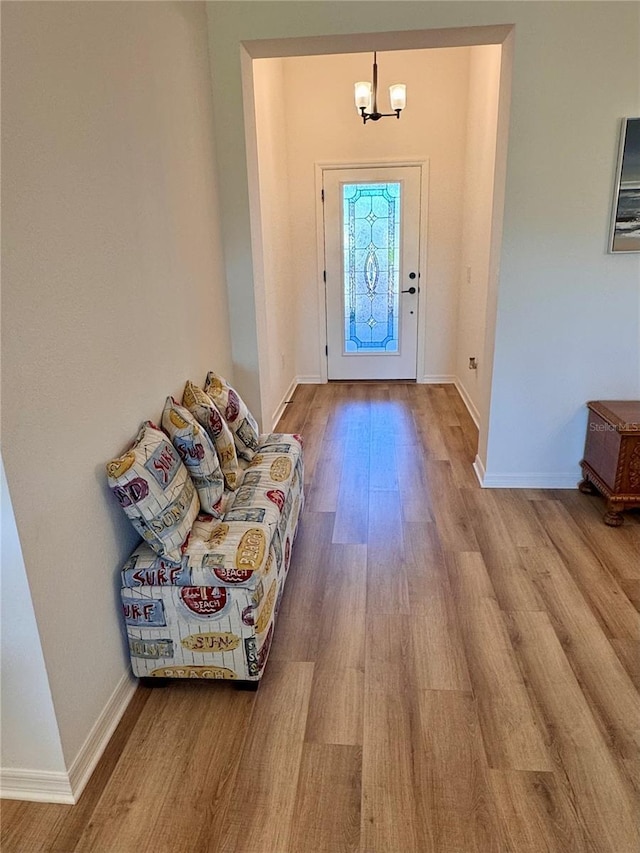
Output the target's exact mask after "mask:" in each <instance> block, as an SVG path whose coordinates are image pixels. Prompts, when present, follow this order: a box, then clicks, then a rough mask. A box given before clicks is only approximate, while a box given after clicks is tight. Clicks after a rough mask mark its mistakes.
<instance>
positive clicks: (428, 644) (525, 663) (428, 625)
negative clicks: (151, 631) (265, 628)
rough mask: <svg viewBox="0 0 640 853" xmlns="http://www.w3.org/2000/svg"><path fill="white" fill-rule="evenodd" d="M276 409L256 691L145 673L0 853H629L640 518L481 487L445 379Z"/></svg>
mask: <svg viewBox="0 0 640 853" xmlns="http://www.w3.org/2000/svg"><path fill="white" fill-rule="evenodd" d="M280 426H281V429H282V430H283V431H291V432H301V433H302V434H303V435H304V437H305V441H306V445H305V447H306V449H305V465H306V474H305V479H306V495H307V503H306V509H305V513H304V517H303V520H302V524H301V528H300V533H299V536H298V539H297V542H296V545H295V547H294V555H293V562H292V566H291V570H290V574H289V580H288V582H287V589H286V592H285V596H284V599H283V602H282V607H281V612H280V614H279V621H278V625H277V628H276V632H275V639H274V643H273V648H272V652H271V657H270V659H269V663H268V665H267V669H266V674H265V677H264V679H263V682H262V684H261V686H260V689H259V691H258V693H257V694H250V693H243V692H238V691H236V690H234V689H233V687H232V686H230V685H228V684H217V683H214V684H211V683H194V682H191V683H180V682H175V683H172V684H171V686H170V687H168V688H165V689H161V690H150V689H148V688H143V687H140V688H139V689H138V691H137V693H136V695H135V698H134V700H133V703H132V705H131V706H130V708H129V710H128V711H127V713H126V715H125V718H124V719H123V721H122V723H121V725H120V727H119V729H118V731H117V732H116V735H115V737H114V739H113V741H112V743H111V745H110V747H109V749H108V751H107V753H106V754H105V756H104V758H103V760H102V762H101V763H100V765H99V767H98V769H97V771H96V773H95V774H94V777H93V779H92V780H91V782H90V784H89V786H88V788H87V790H86V791H85V793H84V795H83V797H82V799H81V801H80V803H79V804H78V805H77V806H74V807H70V806H55V805H42V804H33V803H17V802H8V801H5V802H4V803H3V809H2V851H3V853H13V852H14V851H19V853H23V851H24V852H25V853H27V851H29V853H30V851H64V853H71V851H77V853H81V852H82V853H164V852H165V851H166V853H179V851H184V853H205V851H207V853H223V852H224V853H342V851H345V853H346V851H359V853H475V851H477V853H492V851H496V853H497V851H501V853H506V851H509V853H582V851H585V853H586V851H590V853H638V851H640V842H639V838H638V817H639V810H638V799H637V793H638V788H639V787H640V782H639V778H638V777H639V775H640V774H639V773H638V771H639V769H640V760H639V744H640V735H639V731H638V729H639V726H640V702H639V697H638V691H637V686H638V670H639V666H638V649H639V646H638V639H639V636H638V613H637V611H636V609H635V607H637V606H638V601H639V599H640V513H638V512H636V513H630V514H628V517H627V520H626V523H625V525H624V527H622V528H618V529H613V528H608V527H606V526H604V524H603V523H602V521H601V514H602V511H603V505H602V501H601V499H600V498H598V497H591V496H586V495H582V494H579V493H578V492H577V491H575V492H574V491H563V492H549V491H522V490H520V491H516V490H495V491H488V490H482V489H480V488H479V486H478V484H477V482H476V480H475V477H474V474H473V471H472V469H471V462H472V460H473V457H474V453H475V446H476V441H477V434H476V431H475V428H474V426H473V424H472V422H471V420H470V418H469V416H468V414H467V412H466V409H465V407H464V405H463V403H462V401H461V399H460V397H459V396H458V394H457V392H456V391H455V389H454V388H453V387H452V386H416V385H413V384H406V383H397V384H396V383H387V384H382V383H376V384H369V383H365V384H355V383H353V384H350V383H331V384H329V385H327V386H301V387H299V388H298V389H297V391H296V393H295V395H294V399H293V402H292V403H291V404H290V405H289V406H288V409H287V411H286V413H285V416H284V418H283V420H282V422H281V425H280ZM634 604H635V607H634ZM634 685H635V686H634Z"/></svg>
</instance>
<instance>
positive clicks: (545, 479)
mask: <svg viewBox="0 0 640 853" xmlns="http://www.w3.org/2000/svg"><path fill="white" fill-rule="evenodd" d="M474 468H476V463H475V462H474ZM476 474H478V470H477V468H476ZM579 480H580V475H579V474H574V473H568V472H567V473H566V474H533V473H532V474H491V473H487V472H484V473H483V476H482V479H481V480H480V483H481V485H482V488H483V489H577V488H578V482H579Z"/></svg>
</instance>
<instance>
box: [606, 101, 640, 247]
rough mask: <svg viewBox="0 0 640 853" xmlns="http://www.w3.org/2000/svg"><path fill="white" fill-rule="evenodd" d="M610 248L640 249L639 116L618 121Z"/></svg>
mask: <svg viewBox="0 0 640 853" xmlns="http://www.w3.org/2000/svg"><path fill="white" fill-rule="evenodd" d="M613 203H614V207H613V222H612V226H611V244H610V251H611V252H640V118H626V119H623V121H622V136H621V139H620V158H619V163H618V183H617V186H616V194H615V197H614V202H613Z"/></svg>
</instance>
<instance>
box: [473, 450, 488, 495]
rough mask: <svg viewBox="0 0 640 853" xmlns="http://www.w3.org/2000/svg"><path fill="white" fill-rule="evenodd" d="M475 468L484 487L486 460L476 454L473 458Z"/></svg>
mask: <svg viewBox="0 0 640 853" xmlns="http://www.w3.org/2000/svg"><path fill="white" fill-rule="evenodd" d="M473 470H474V471H475V472H476V477H477V478H478V482H479V483H480V485H481V486H482V488H484V478H485V476H486V472H485V470H484V462H483V461H482V459H480V457H479V456H478V455H477V454H476V458H475V459H474V460H473Z"/></svg>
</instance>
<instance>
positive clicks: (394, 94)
mask: <svg viewBox="0 0 640 853" xmlns="http://www.w3.org/2000/svg"><path fill="white" fill-rule="evenodd" d="M389 100H390V101H391V109H392V110H403V109H404V108H405V107H406V105H407V87H406V85H405V84H404V83H393V84H392V85H391V86H389Z"/></svg>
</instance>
